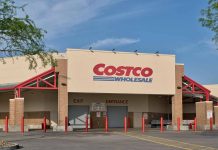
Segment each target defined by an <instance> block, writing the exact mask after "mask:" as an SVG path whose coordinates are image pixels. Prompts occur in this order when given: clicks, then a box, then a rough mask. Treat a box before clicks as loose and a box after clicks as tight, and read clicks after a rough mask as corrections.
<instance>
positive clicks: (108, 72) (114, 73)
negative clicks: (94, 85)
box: [93, 63, 153, 83]
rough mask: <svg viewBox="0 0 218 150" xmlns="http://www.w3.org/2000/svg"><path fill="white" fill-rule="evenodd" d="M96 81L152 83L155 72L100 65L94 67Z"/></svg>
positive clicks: (149, 69)
mask: <svg viewBox="0 0 218 150" xmlns="http://www.w3.org/2000/svg"><path fill="white" fill-rule="evenodd" d="M93 72H94V74H95V76H93V80H94V81H117V82H144V83H151V82H152V79H153V78H152V77H151V76H152V74H153V70H152V69H151V68H149V67H133V66H113V65H106V64H104V63H99V64H97V65H95V66H94V67H93Z"/></svg>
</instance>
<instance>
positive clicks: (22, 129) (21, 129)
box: [20, 116, 24, 134]
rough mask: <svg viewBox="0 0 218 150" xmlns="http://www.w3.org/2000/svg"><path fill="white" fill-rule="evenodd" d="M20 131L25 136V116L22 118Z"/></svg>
mask: <svg viewBox="0 0 218 150" xmlns="http://www.w3.org/2000/svg"><path fill="white" fill-rule="evenodd" d="M20 131H21V134H24V116H23V117H22V118H21V123H20Z"/></svg>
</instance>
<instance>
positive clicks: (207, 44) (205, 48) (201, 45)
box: [176, 39, 218, 55]
mask: <svg viewBox="0 0 218 150" xmlns="http://www.w3.org/2000/svg"><path fill="white" fill-rule="evenodd" d="M176 52H177V53H178V54H180V53H189V52H195V53H196V54H198V55H205V54H214V55H218V52H217V45H216V44H215V43H214V42H213V41H211V40H208V39H206V40H205V39H203V40H199V41H198V42H194V43H189V44H187V45H185V46H183V47H179V48H177V49H176Z"/></svg>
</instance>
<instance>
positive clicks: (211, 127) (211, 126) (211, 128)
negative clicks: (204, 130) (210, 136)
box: [210, 117, 213, 131]
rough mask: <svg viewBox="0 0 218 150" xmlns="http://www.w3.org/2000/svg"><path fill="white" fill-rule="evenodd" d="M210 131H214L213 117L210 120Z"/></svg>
mask: <svg viewBox="0 0 218 150" xmlns="http://www.w3.org/2000/svg"><path fill="white" fill-rule="evenodd" d="M210 130H211V131H212V130H213V118H212V117H211V118H210Z"/></svg>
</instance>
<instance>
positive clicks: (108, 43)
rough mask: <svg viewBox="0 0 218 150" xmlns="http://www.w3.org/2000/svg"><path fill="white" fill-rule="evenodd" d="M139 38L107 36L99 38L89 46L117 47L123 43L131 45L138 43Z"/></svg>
mask: <svg viewBox="0 0 218 150" xmlns="http://www.w3.org/2000/svg"><path fill="white" fill-rule="evenodd" d="M139 41H140V40H139V39H131V38H107V39H104V40H98V41H96V42H94V43H92V44H90V45H89V46H88V47H93V48H106V47H108V46H112V45H113V47H116V46H123V45H129V44H134V43H138V42H139Z"/></svg>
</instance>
